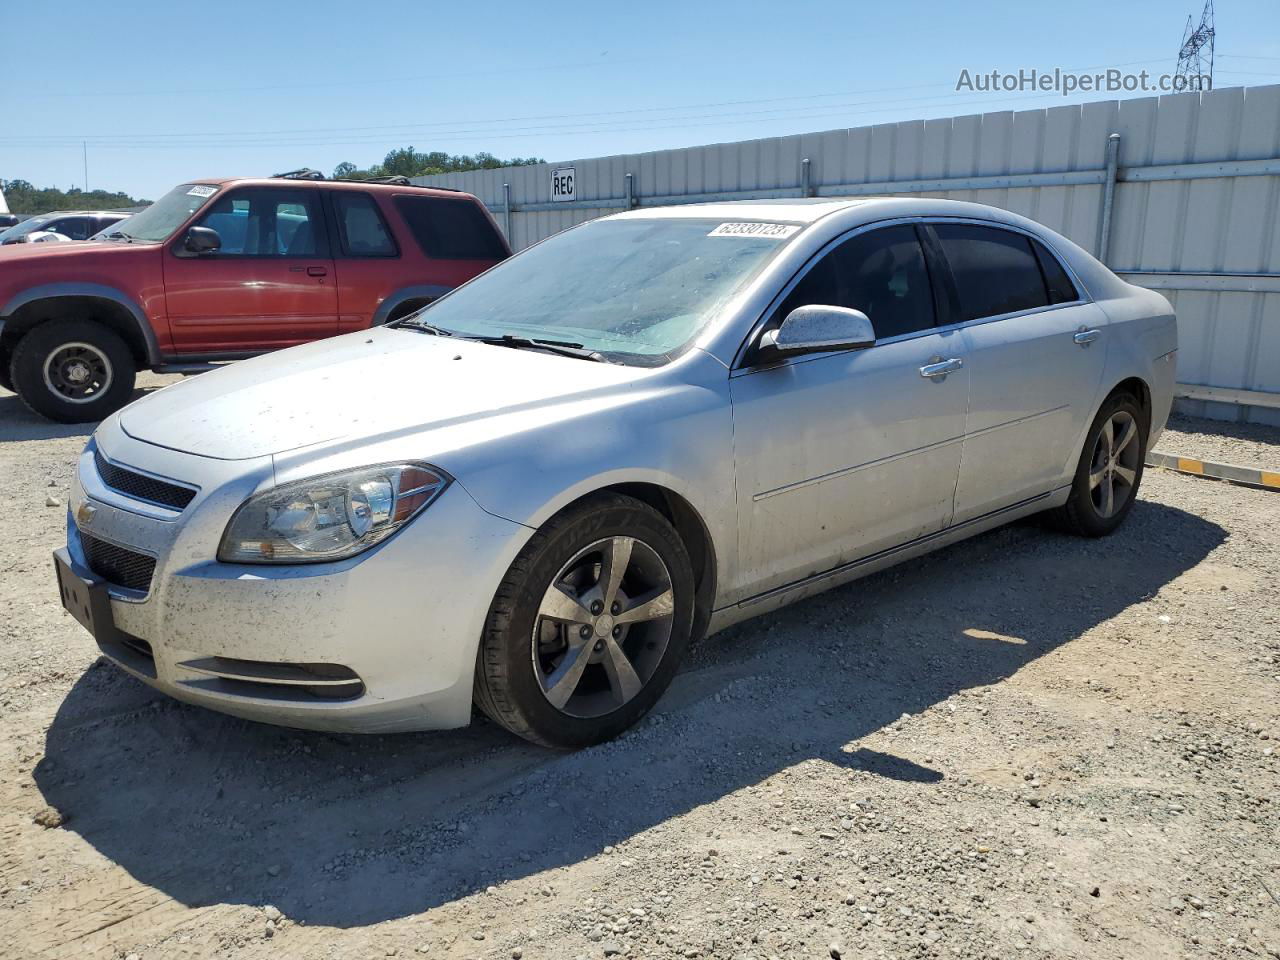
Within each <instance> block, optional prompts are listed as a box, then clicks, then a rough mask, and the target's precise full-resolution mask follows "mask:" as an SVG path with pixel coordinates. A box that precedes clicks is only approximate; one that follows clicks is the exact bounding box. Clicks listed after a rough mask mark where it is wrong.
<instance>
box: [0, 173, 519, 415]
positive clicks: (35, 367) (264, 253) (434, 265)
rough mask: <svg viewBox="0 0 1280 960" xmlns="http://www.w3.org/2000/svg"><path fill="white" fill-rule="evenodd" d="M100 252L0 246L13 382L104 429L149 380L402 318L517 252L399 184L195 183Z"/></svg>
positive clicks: (4, 375)
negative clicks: (141, 373) (140, 379)
mask: <svg viewBox="0 0 1280 960" xmlns="http://www.w3.org/2000/svg"><path fill="white" fill-rule="evenodd" d="M97 240H98V242H95V243H77V244H70V243H68V244H60V243H59V244H44V243H41V244H21V245H17V246H9V247H0V384H2V385H4V386H5V387H8V388H9V389H12V390H16V391H17V393H18V395H19V396H20V397H21V398H22V400H23V402H24V403H26V405H27V406H28V407H30V408H31V409H32V410H34V411H36V412H37V413H41V414H44V415H45V416H46V417H49V418H51V419H53V420H60V421H63V422H66V423H79V422H83V421H87V420H100V419H101V418H103V417H104V416H106V415H107V414H109V413H111V412H112V411H113V410H116V409H118V408H119V407H121V406H123V405H124V404H125V403H126V402H127V401H128V400H129V397H130V396H131V395H132V393H133V384H134V374H135V373H136V371H137V370H139V369H143V368H150V369H152V370H156V371H159V372H168V373H192V372H196V371H198V370H202V369H206V368H207V367H208V366H209V365H210V364H212V363H216V362H219V361H224V360H236V359H240V358H243V357H249V356H253V355H255V354H259V353H265V352H266V351H269V350H277V349H279V348H281V347H289V346H293V345H294V344H298V343H305V342H306V341H308V340H317V339H319V338H321V337H329V336H333V335H334V334H338V333H346V332H348V331H351V330H359V329H363V328H365V327H369V326H373V325H376V324H380V323H386V322H387V321H389V320H395V319H397V318H399V317H402V316H404V315H405V314H408V313H410V312H412V311H414V310H416V309H418V308H419V307H421V306H423V305H425V304H427V303H430V302H431V301H432V300H434V299H435V298H436V297H439V296H440V295H441V294H443V293H445V292H447V291H449V290H451V289H453V288H454V287H456V286H457V285H458V284H460V283H463V282H465V281H467V280H470V279H471V278H472V277H474V276H475V275H476V274H478V273H480V272H481V271H483V270H487V269H488V268H489V267H491V266H493V265H494V264H495V263H497V262H498V261H500V260H502V259H503V258H505V257H507V256H508V255H509V254H510V249H509V248H508V246H507V243H506V241H505V240H504V239H503V237H502V234H501V233H499V231H498V228H497V225H496V224H495V223H494V221H493V218H492V217H491V216H490V215H489V212H488V211H487V210H486V209H485V208H484V206H483V205H482V204H481V203H480V201H479V200H477V199H476V198H475V197H473V196H471V195H470V194H466V193H458V192H455V191H451V190H439V189H429V188H426V187H415V186H413V185H411V184H410V183H409V181H408V180H405V179H403V178H395V179H393V180H391V181H386V180H384V181H340V180H324V179H311V178H310V171H306V172H304V173H303V176H302V177H301V178H300V177H298V176H297V175H289V174H286V175H283V176H281V177H273V178H270V179H263V180H201V181H197V182H193V183H184V184H183V185H182V186H180V187H177V188H175V189H174V190H172V191H171V192H170V193H168V194H167V195H166V196H164V197H163V198H161V199H160V200H158V201H156V202H155V203H153V204H152V205H151V206H149V207H147V209H145V210H143V211H142V212H141V213H138V214H137V215H135V216H133V217H131V218H130V219H128V220H125V221H123V222H122V223H120V224H119V225H117V226H116V227H113V228H112V229H111V230H110V231H109V232H108V233H106V234H104V235H103V236H101V237H98V238H97Z"/></svg>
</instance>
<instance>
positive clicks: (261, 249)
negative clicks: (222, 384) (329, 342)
mask: <svg viewBox="0 0 1280 960" xmlns="http://www.w3.org/2000/svg"><path fill="white" fill-rule="evenodd" d="M193 225H194V226H201V227H209V228H211V229H213V230H216V231H217V233H218V237H219V238H220V239H221V241H222V246H221V247H220V248H219V249H218V250H216V251H213V252H211V253H204V254H199V255H195V254H191V253H188V252H186V251H185V249H184V248H183V240H184V239H185V238H184V237H183V236H179V237H178V238H177V239H176V240H175V241H174V242H173V244H172V245H171V249H170V250H169V253H168V255H167V256H166V257H165V258H164V287H165V300H166V303H167V304H168V308H169V328H170V330H171V331H172V334H173V344H174V348H175V350H176V352H178V353H182V354H212V355H225V354H238V353H261V352H263V351H266V350H274V349H277V348H279V347H288V346H292V345H293V344H297V343H306V342H307V341H309V340H317V339H319V338H321V337H331V336H333V335H334V334H336V333H337V332H338V293H337V289H338V288H337V284H336V283H334V268H333V260H332V259H331V258H330V256H329V246H328V239H327V234H326V231H325V225H324V219H323V213H322V211H321V203H320V191H318V190H299V189H297V188H288V187H243V188H241V189H239V190H233V191H230V192H228V193H225V194H223V195H222V196H220V197H218V199H217V200H216V202H214V203H212V204H210V205H209V207H208V209H207V210H205V211H204V213H203V214H202V215H201V216H200V218H199V219H198V220H197V221H196V222H195V224H193Z"/></svg>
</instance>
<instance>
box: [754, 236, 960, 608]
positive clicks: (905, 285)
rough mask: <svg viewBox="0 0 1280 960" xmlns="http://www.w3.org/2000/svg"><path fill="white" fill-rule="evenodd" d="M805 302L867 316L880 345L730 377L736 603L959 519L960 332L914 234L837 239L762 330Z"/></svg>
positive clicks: (757, 368) (756, 369) (932, 531)
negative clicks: (949, 323) (947, 319)
mask: <svg viewBox="0 0 1280 960" xmlns="http://www.w3.org/2000/svg"><path fill="white" fill-rule="evenodd" d="M806 304H826V305H832V306H843V307H853V308H856V309H858V310H862V311H863V312H864V313H866V314H867V315H868V316H869V317H870V318H871V323H872V326H873V327H874V328H875V333H876V342H875V345H874V346H872V347H869V348H866V349H862V350H850V351H843V352H839V353H826V354H814V355H809V356H800V357H795V358H792V359H789V360H785V361H783V362H781V363H775V364H772V365H768V366H747V367H744V368H743V369H741V370H739V371H735V374H734V376H733V379H732V381H731V384H730V390H731V394H732V398H733V424H734V428H733V431H734V461H735V467H736V470H737V478H738V485H737V497H738V518H739V556H740V561H741V569H742V571H743V583H742V590H741V595H740V596H737V597H735V598H733V599H742V598H743V597H745V596H750V595H753V594H757V593H760V592H764V591H768V590H771V589H774V588H777V587H780V586H783V585H786V584H789V583H792V582H795V581H797V580H802V579H804V578H805V577H807V576H810V575H812V574H815V573H819V572H824V571H826V570H829V569H831V568H833V567H836V566H838V565H840V564H842V563H845V562H848V561H850V560H855V559H858V558H861V557H865V556H868V555H870V554H874V553H876V552H878V551H880V550H883V549H885V548H887V547H892V546H896V545H898V544H901V543H904V542H906V541H909V540H912V539H914V538H917V537H920V536H924V535H926V534H929V533H934V532H936V531H938V530H940V529H942V527H944V526H945V525H946V524H947V522H948V521H949V519H950V515H951V502H952V495H953V494H954V492H955V485H956V474H957V472H958V470H959V467H960V451H961V443H962V441H963V436H964V420H965V404H966V401H967V399H968V382H969V371H968V368H967V367H966V366H965V365H964V363H965V360H964V340H963V336H962V335H961V334H960V332H959V331H957V330H954V329H953V330H939V329H936V328H935V323H936V316H937V314H936V307H935V302H934V296H933V290H932V288H931V284H930V274H929V269H928V267H927V265H926V260H925V257H924V255H923V250H922V248H921V244H920V240H919V236H918V232H917V229H916V227H915V226H913V225H912V224H909V223H908V224H898V225H893V226H885V227H881V228H878V229H874V230H871V231H869V232H860V233H857V234H854V235H853V236H852V237H850V238H849V239H847V240H844V241H843V242H840V243H838V244H837V245H835V246H834V247H833V248H832V249H831V250H830V251H829V252H828V253H826V254H824V255H822V256H820V257H819V258H818V259H817V260H816V261H815V262H814V263H813V264H812V265H811V266H810V267H809V268H807V272H806V273H804V275H803V276H802V277H801V278H800V279H799V281H798V282H797V283H796V286H795V287H794V289H793V290H792V291H791V292H790V293H788V294H787V295H786V297H785V298H784V300H783V302H782V303H781V305H780V306H779V307H778V308H777V309H776V310H775V311H774V313H773V316H772V318H771V319H770V321H769V324H768V325H766V329H769V328H770V327H771V326H776V325H777V324H778V323H781V321H782V319H783V318H784V317H785V316H786V315H787V314H788V313H789V312H790V311H791V310H793V309H795V308H796V307H799V306H803V305H806ZM948 361H950V362H949V363H948ZM943 363H946V364H947V367H948V368H949V369H948V370H946V371H944V370H936V367H935V365H940V364H943ZM935 370H936V372H934V371H935ZM931 372H934V373H933V375H932V376H930V375H929V374H930V373H931Z"/></svg>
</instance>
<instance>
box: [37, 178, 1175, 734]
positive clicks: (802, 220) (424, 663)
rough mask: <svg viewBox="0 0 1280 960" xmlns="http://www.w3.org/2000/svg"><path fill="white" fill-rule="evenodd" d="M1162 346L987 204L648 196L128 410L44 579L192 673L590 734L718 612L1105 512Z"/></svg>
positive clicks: (1123, 474) (1126, 489)
mask: <svg viewBox="0 0 1280 960" xmlns="http://www.w3.org/2000/svg"><path fill="white" fill-rule="evenodd" d="M1176 347H1177V334H1176V327H1175V322H1174V316H1173V312H1172V310H1171V309H1170V306H1169V304H1168V302H1166V301H1165V300H1164V299H1163V298H1162V297H1161V296H1159V295H1158V294H1155V293H1151V292H1149V291H1147V290H1143V289H1140V288H1137V287H1133V286H1131V285H1129V284H1127V283H1125V282H1123V281H1122V280H1120V279H1119V278H1117V277H1116V276H1115V275H1114V274H1113V273H1111V271H1109V270H1108V269H1107V268H1106V267H1104V266H1103V265H1102V264H1100V263H1099V262H1098V261H1097V260H1095V259H1094V258H1093V257H1091V256H1090V255H1089V254H1088V253H1086V252H1085V251H1084V250H1082V249H1081V248H1080V247H1078V246H1076V245H1075V244H1074V243H1072V242H1071V241H1069V240H1067V239H1066V238H1064V237H1061V236H1059V235H1058V234H1056V233H1053V232H1052V231H1050V230H1047V229H1045V228H1044V227H1042V226H1039V225H1038V224H1036V223H1033V222H1031V221H1029V220H1026V219H1024V218H1022V217H1019V216H1016V215H1014V214H1011V213H1008V212H1005V211H1001V210H997V209H993V208H991V207H985V206H981V205H977V204H970V203H956V202H948V201H942V200H923V199H860V200H826V199H823V200H812V201H777V202H769V201H763V202H747V203H724V204H709V205H691V206H685V207H677V208H667V209H644V210H636V211H631V212H628V213H623V214H619V215H617V216H611V217H606V218H603V219H600V220H596V221H593V222H591V223H587V224H584V225H582V226H579V227H575V228H573V229H571V230H567V231H565V232H564V233H561V234H559V235H557V236H555V237H553V238H551V239H549V240H546V241H544V242H543V243H541V244H538V245H536V246H534V247H532V248H530V249H529V250H526V251H525V252H523V253H521V254H519V255H518V256H516V257H514V258H512V259H510V260H508V261H507V262H505V263H503V264H501V265H499V266H497V267H495V268H494V269H492V270H491V271H489V272H488V273H486V274H484V275H482V276H481V277H479V278H477V279H476V280H474V281H472V282H471V283H468V284H466V285H465V286H463V287H461V288H459V289H457V290H455V291H454V292H452V293H450V294H449V295H447V296H445V297H443V298H442V299H440V300H438V301H437V302H435V303H433V304H431V305H430V306H428V307H426V308H425V309H423V310H422V311H421V312H419V313H417V314H415V315H413V316H410V317H409V318H407V319H405V320H403V321H398V322H396V323H393V324H391V325H389V326H388V327H386V328H380V329H377V330H374V331H367V332H362V333H355V334H350V335H347V336H343V337H338V338H335V339H332V340H328V341H323V342H318V343H313V344H309V345H306V346H302V347H297V348H294V349H291V350H285V351H283V352H280V353H277V354H274V355H271V356H266V357H261V358H258V359H255V360H249V361H246V362H244V363H240V364H237V365H234V366H232V367H229V368H227V369H224V370H220V371H218V372H215V373H210V374H206V375H203V376H201V377H198V378H193V379H191V380H188V381H186V382H183V383H181V384H178V385H176V386H172V387H168V388H166V389H164V390H162V391H160V392H158V393H156V394H153V395H152V396H149V397H147V398H145V399H143V400H140V401H138V402H137V403H135V404H133V405H132V406H130V407H127V408H126V409H124V410H123V411H121V412H119V413H117V414H115V415H113V416H112V417H111V418H109V419H108V420H106V421H105V422H104V423H103V424H102V425H101V426H100V427H99V428H98V430H97V432H96V433H95V434H94V436H93V437H92V438H91V440H90V442H89V444H88V446H87V447H86V449H85V451H84V453H83V455H82V456H81V458H80V462H79V466H78V468H77V471H76V479H75V482H74V485H73V491H72V497H71V503H70V508H71V509H70V515H69V518H68V527H67V534H68V535H67V545H66V548H65V549H60V550H58V551H57V552H56V554H55V556H56V569H57V574H58V583H59V587H60V589H61V593H62V598H63V602H64V604H65V605H66V606H67V608H68V609H69V610H70V611H71V612H72V613H73V614H74V615H75V616H76V617H77V618H78V619H79V620H80V621H81V622H82V623H83V624H84V625H85V626H86V627H87V628H88V629H89V630H90V631H91V632H92V633H93V634H94V636H95V637H96V639H97V641H98V643H99V645H100V646H101V648H102V650H103V651H104V653H105V654H106V655H107V657H109V658H110V659H111V660H112V661H114V662H115V663H116V664H117V665H119V666H120V667H122V668H123V669H124V670H127V671H128V672H129V673H131V674H133V675H134V676H135V677H138V678H139V679H141V680H143V681H144V682H146V683H149V684H151V685H152V686H154V687H156V688H158V689H160V690H163V691H165V692H167V693H169V694H172V695H173V696H175V697H178V698H180V699H182V700H185V701H189V702H191V703H196V704H201V705H203V706H206V707H210V708H212V709H215V710H221V711H225V712H227V713H233V714H237V715H240V716H244V717H249V718H254V719H258V720H264V721H268V722H272V723H281V724H287V725H292V726H299V727H316V728H326V729H335V730H348V731H387V730H420V729H431V728H446V727H456V726H460V725H463V724H466V723H467V722H468V720H469V718H470V715H471V710H472V706H473V705H478V706H479V707H480V708H481V709H482V710H483V711H484V712H485V713H487V714H488V715H489V716H490V717H491V718H493V720H495V721H496V722H497V723H499V724H502V725H503V726H505V727H507V728H508V729H510V730H512V731H513V732H515V733H517V734H520V735H521V736H524V737H528V738H529V739H531V740H534V741H537V742H539V743H543V744H548V745H554V746H559V747H579V746H583V745H587V744H591V743H596V742H599V741H601V740H604V739H607V738H609V737H612V736H615V735H617V734H618V733H620V732H621V731H623V730H625V729H626V728H628V727H629V726H631V725H632V724H634V723H635V722H636V721H637V720H638V719H639V718H640V717H642V716H643V715H644V714H645V712H646V711H647V710H649V709H650V708H651V707H652V706H653V704H654V703H655V701H656V700H657V699H658V698H659V697H660V696H661V694H662V692H663V690H664V689H665V687H666V686H667V684H668V683H669V682H670V681H671V678H672V676H673V675H674V673H675V671H676V669H677V667H678V665H679V663H680V659H681V657H682V656H683V654H684V652H685V650H686V648H687V647H688V645H689V643H690V642H691V641H693V640H694V639H696V638H698V637H701V636H703V635H705V634H707V633H708V632H711V631H715V630H718V629H721V628H723V627H725V626H727V625H729V624H732V623H735V622H737V621H740V620H743V619H745V618H747V617H752V616H756V615H758V614H762V613H767V612H769V611H771V610H775V609H777V608H778V607H780V606H782V605H783V604H786V603H790V602H793V601H795V600H799V599H801V598H803V597H806V596H808V595H810V594H813V593H815V592H817V591H820V590H825V589H828V588H831V587H834V586H837V585H839V584H843V583H846V582H848V581H850V580H853V579H854V578H857V577H860V576H864V575H866V574H868V573H871V572H873V571H875V570H879V569H882V568H884V567H886V566H888V565H890V564H894V563H898V562H900V561H902V560H905V559H908V558H911V557H915V556H918V555H920V554H922V553H924V552H926V551H929V550H933V549H936V548H938V547H941V546H944V545H946V544H949V543H954V542H955V541H957V540H959V539H962V538H964V537H969V536H972V535H974V534H976V533H980V532H982V531H984V530H989V529H991V528H992V527H995V526H998V525H1000V524H1004V523H1008V522H1009V521H1011V520H1014V519H1017V518H1019V517H1024V516H1027V515H1029V514H1034V513H1046V514H1048V515H1049V516H1051V517H1052V518H1053V520H1054V521H1055V522H1056V523H1057V524H1059V525H1060V526H1061V527H1063V528H1065V529H1066V530H1069V531H1072V532H1074V533H1077V534H1082V535H1085V536H1102V535H1105V534H1108V533H1110V532H1111V531H1113V530H1115V529H1116V527H1117V526H1118V525H1119V524H1120V523H1121V522H1123V520H1124V518H1125V515H1126V514H1127V513H1128V512H1129V510H1130V509H1131V508H1132V507H1133V503H1134V498H1135V495H1136V493H1137V490H1138V485H1139V483H1140V481H1141V479H1142V466H1143V461H1144V454H1145V452H1146V450H1147V448H1148V447H1149V445H1151V444H1152V443H1154V441H1155V439H1156V436H1157V435H1158V434H1159V432H1160V431H1161V429H1162V428H1163V426H1164V423H1165V419H1166V417H1167V415H1168V413H1169V407H1170V403H1171V398H1172V391H1173V385H1174V379H1175V377H1174V361H1175V355H1176Z"/></svg>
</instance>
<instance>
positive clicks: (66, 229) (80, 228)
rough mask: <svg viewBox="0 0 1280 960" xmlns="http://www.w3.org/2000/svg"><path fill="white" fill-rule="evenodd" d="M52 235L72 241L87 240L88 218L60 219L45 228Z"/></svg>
mask: <svg viewBox="0 0 1280 960" xmlns="http://www.w3.org/2000/svg"><path fill="white" fill-rule="evenodd" d="M45 229H46V230H49V231H51V232H53V233H60V234H62V235H63V236H64V237H70V238H71V239H72V240H88V239H89V218H88V217H62V218H60V219H58V220H55V221H54V222H53V223H51V224H50V225H49V226H48V227H46V228H45Z"/></svg>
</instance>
